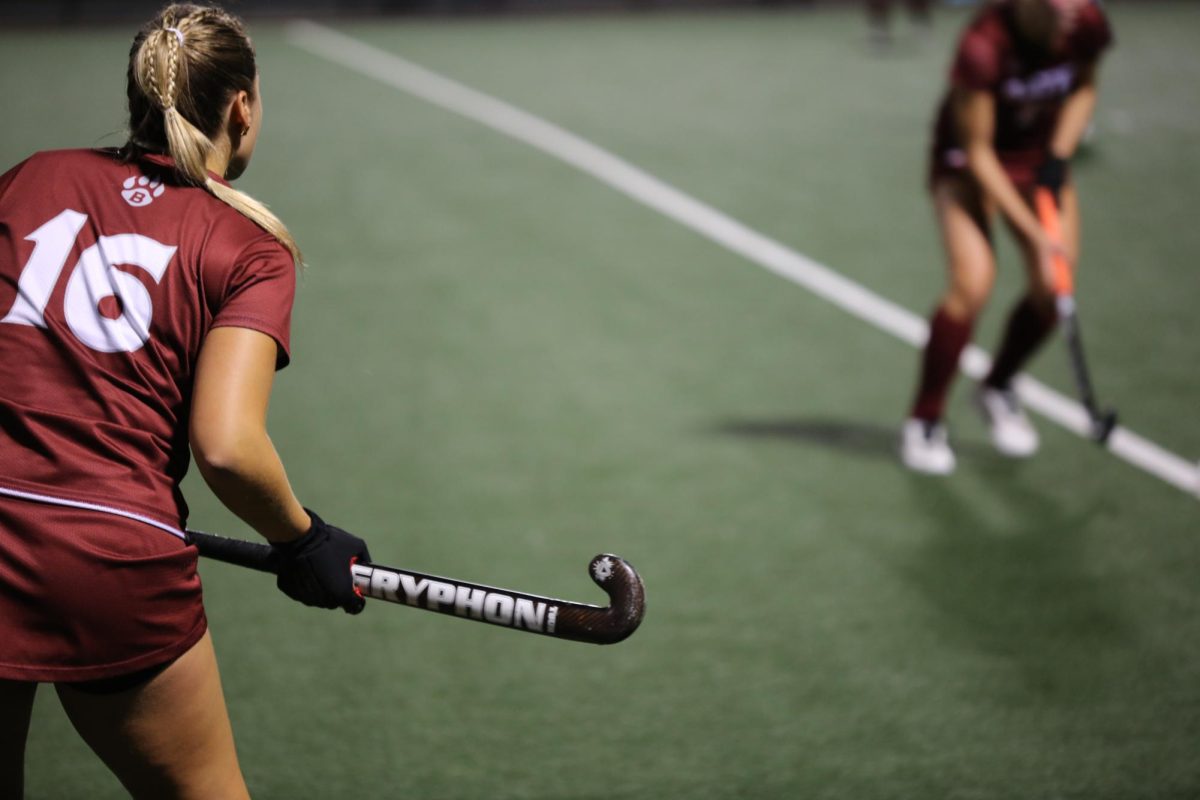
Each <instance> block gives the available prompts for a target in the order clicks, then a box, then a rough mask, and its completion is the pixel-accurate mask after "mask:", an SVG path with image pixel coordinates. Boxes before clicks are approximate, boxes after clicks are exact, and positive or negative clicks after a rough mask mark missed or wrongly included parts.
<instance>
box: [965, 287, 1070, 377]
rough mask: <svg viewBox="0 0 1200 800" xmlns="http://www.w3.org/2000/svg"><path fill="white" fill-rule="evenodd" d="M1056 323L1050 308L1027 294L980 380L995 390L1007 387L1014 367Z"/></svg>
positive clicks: (1013, 372) (1030, 353) (1043, 338)
mask: <svg viewBox="0 0 1200 800" xmlns="http://www.w3.org/2000/svg"><path fill="white" fill-rule="evenodd" d="M1057 322H1058V318H1057V316H1056V315H1055V313H1054V309H1053V307H1047V306H1046V305H1045V304H1038V303H1035V302H1034V301H1033V300H1032V299H1030V298H1029V297H1028V296H1026V297H1024V298H1022V300H1021V302H1019V303H1017V305H1016V306H1015V307H1014V308H1013V310H1012V314H1010V315H1009V317H1008V327H1007V328H1005V330H1004V338H1003V339H1002V340H1001V342H1000V351H999V352H998V353H996V360H995V361H993V362H992V371H991V372H989V373H988V376H987V378H985V379H984V381H983V382H984V383H985V384H986V385H988V386H991V387H993V388H996V389H1007V388H1008V386H1009V384H1010V383H1011V382H1012V379H1013V376H1014V375H1016V374H1017V370H1019V369H1020V368H1021V365H1022V364H1024V363H1025V362H1026V361H1028V360H1029V357H1030V356H1032V355H1033V354H1034V352H1035V351H1036V350H1037V349H1038V347H1039V346H1040V345H1041V344H1042V342H1044V341H1046V337H1048V336H1049V335H1050V332H1051V331H1052V330H1054V326H1055V324H1056V323H1057Z"/></svg>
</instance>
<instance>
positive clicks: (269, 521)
mask: <svg viewBox="0 0 1200 800" xmlns="http://www.w3.org/2000/svg"><path fill="white" fill-rule="evenodd" d="M275 356H276V344H275V341H274V340H273V339H272V338H271V337H269V336H267V335H266V334H264V333H259V332H258V331H254V330H250V329H248V328H228V327H221V328H214V329H213V330H212V331H211V332H210V333H209V334H208V336H207V337H206V338H205V340H204V346H203V347H202V348H201V350H200V359H199V363H198V364H197V366H196V377H195V385H194V387H193V392H192V417H191V421H190V426H189V430H190V437H191V446H192V455H193V457H194V458H195V460H196V466H197V467H198V468H199V470H200V474H201V475H202V476H204V480H205V482H206V483H208V485H209V487H210V488H211V489H212V490H213V493H214V494H215V495H216V496H217V498H218V499H219V500H220V501H221V502H222V503H224V504H225V506H226V507H227V508H229V510H230V511H232V512H233V513H235V514H237V515H238V517H240V518H241V519H242V520H244V521H245V522H246V523H247V524H248V525H250V527H252V528H254V530H256V531H258V532H259V533H260V534H262V536H263V537H265V538H266V539H267V540H269V541H271V542H284V541H290V540H294V539H296V538H298V537H300V536H303V535H304V533H305V532H306V531H307V530H308V529H309V527H310V525H311V524H312V523H311V521H310V519H309V516H308V513H307V512H305V510H304V508H303V507H302V506H301V505H300V501H299V500H297V499H296V495H295V494H294V493H293V492H292V488H291V485H290V484H289V483H288V479H287V474H286V473H285V471H284V468H283V463H282V462H281V461H280V460H279V455H278V454H277V453H276V452H275V446H274V445H273V444H272V443H271V439H270V437H268V436H267V405H268V403H269V401H270V395H271V385H272V383H273V381H274V378H275Z"/></svg>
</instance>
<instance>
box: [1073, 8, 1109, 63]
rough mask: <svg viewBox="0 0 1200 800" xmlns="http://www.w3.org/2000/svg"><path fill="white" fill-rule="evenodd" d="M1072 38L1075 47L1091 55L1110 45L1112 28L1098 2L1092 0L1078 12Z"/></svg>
mask: <svg viewBox="0 0 1200 800" xmlns="http://www.w3.org/2000/svg"><path fill="white" fill-rule="evenodd" d="M1073 38H1074V39H1075V41H1076V43H1077V47H1079V48H1080V49H1083V50H1085V51H1091V52H1092V53H1095V52H1099V51H1100V50H1103V49H1104V48H1105V47H1108V46H1109V45H1110V44H1111V43H1112V38H1113V35H1112V28H1111V26H1110V25H1109V21H1108V15H1107V14H1105V13H1104V6H1103V4H1102V3H1100V2H1099V0H1092V1H1091V2H1089V3H1087V4H1086V5H1085V6H1084V7H1083V9H1082V10H1080V12H1079V19H1078V21H1077V22H1076V24H1075V31H1074V36H1073Z"/></svg>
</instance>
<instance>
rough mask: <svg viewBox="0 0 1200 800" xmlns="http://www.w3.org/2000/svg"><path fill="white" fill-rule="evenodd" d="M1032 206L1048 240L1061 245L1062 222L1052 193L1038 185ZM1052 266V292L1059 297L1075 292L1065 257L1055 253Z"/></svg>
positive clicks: (1071, 273)
mask: <svg viewBox="0 0 1200 800" xmlns="http://www.w3.org/2000/svg"><path fill="white" fill-rule="evenodd" d="M1033 202H1034V206H1035V207H1036V210H1037V215H1038V221H1039V222H1041V223H1042V230H1044V231H1046V235H1047V236H1049V237H1050V241H1052V242H1054V243H1056V244H1059V245H1061V244H1062V241H1063V236H1062V223H1061V221H1060V220H1059V217H1058V203H1057V202H1056V201H1055V199H1054V193H1053V192H1051V191H1050V190H1049V189H1047V188H1046V187H1044V186H1039V187H1038V188H1037V189H1036V190H1035V191H1034V194H1033ZM1051 266H1052V267H1053V268H1054V293H1055V294H1056V295H1058V296H1059V297H1070V296H1072V295H1074V294H1075V275H1074V272H1073V271H1072V270H1071V265H1070V264H1069V263H1068V262H1067V259H1066V258H1064V257H1063V256H1061V255H1056V256H1054V258H1053V259H1052V261H1051Z"/></svg>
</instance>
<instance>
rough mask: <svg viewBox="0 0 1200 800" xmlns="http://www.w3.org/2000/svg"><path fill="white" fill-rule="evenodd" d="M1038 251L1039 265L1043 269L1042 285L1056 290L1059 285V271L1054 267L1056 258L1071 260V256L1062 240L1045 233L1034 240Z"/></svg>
mask: <svg viewBox="0 0 1200 800" xmlns="http://www.w3.org/2000/svg"><path fill="white" fill-rule="evenodd" d="M1034 246H1035V247H1036V248H1037V253H1038V266H1039V267H1040V270H1041V277H1042V285H1043V286H1044V287H1046V288H1047V289H1048V290H1050V291H1051V292H1053V291H1054V289H1055V286H1056V285H1057V279H1056V277H1055V276H1056V275H1057V271H1056V270H1055V268H1054V262H1055V260H1056V259H1059V258H1061V259H1064V260H1066V261H1067V262H1070V256H1069V255H1068V253H1067V250H1066V248H1065V247H1063V245H1062V243H1061V242H1056V241H1054V240H1053V239H1051V238H1050V237H1049V236H1046V235H1045V234H1044V233H1043V234H1041V235H1039V236H1038V238H1037V240H1036V241H1035V242H1034Z"/></svg>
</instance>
